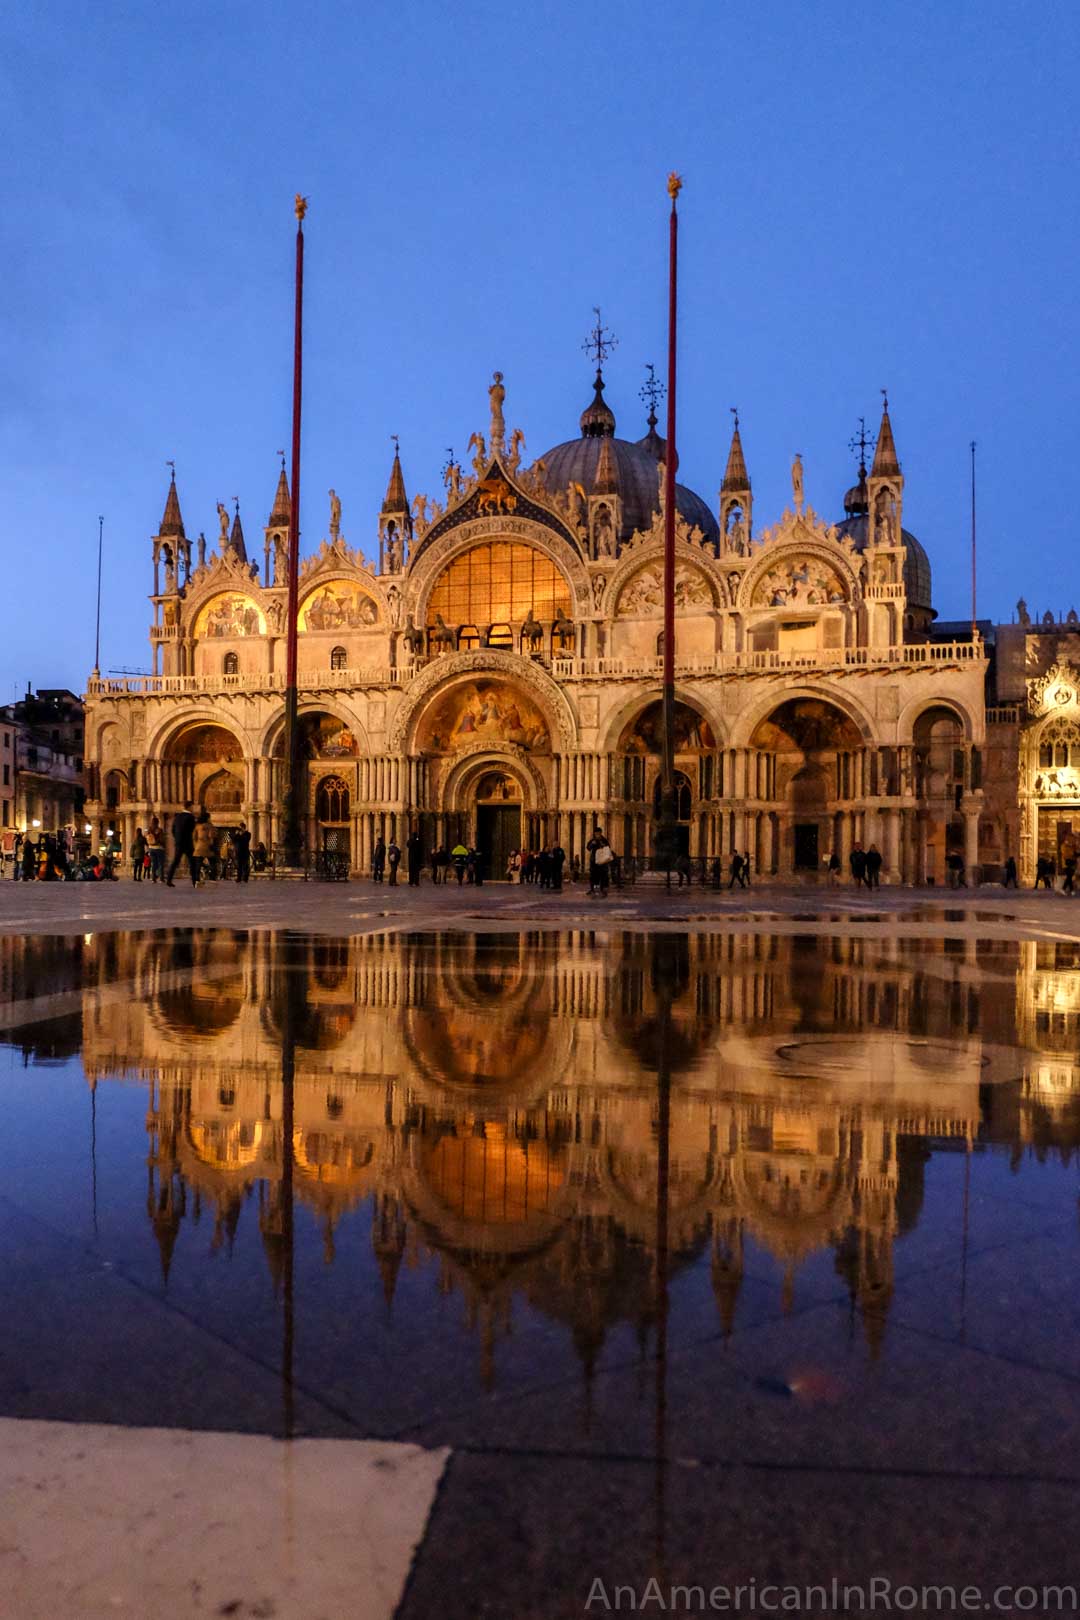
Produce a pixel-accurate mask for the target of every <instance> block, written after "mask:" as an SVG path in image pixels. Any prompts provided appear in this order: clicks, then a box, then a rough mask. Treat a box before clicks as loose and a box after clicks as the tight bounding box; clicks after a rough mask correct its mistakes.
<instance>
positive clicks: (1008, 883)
mask: <svg viewBox="0 0 1080 1620" xmlns="http://www.w3.org/2000/svg"><path fill="white" fill-rule="evenodd" d="M1002 887H1003V888H1006V889H1015V888H1017V887H1018V885H1017V881H1016V857H1015V856H1014V855H1007V856H1006V857H1005V882H1004V884H1003V885H1002Z"/></svg>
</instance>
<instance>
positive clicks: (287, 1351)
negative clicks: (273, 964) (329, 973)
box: [281, 934, 304, 1440]
mask: <svg viewBox="0 0 1080 1620" xmlns="http://www.w3.org/2000/svg"><path fill="white" fill-rule="evenodd" d="M281 949H282V964H283V966H282V971H283V973H284V975H285V983H284V986H283V989H284V1000H283V1002H282V1019H281V1258H282V1271H281V1277H282V1289H281V1295H282V1309H281V1405H282V1428H283V1432H284V1438H285V1439H286V1440H291V1439H292V1434H293V1426H294V1421H295V1410H294V1392H293V1354H294V1340H295V1320H296V1303H295V1294H294V1287H293V1282H294V1277H293V1248H294V1233H293V1166H294V1156H293V1129H294V1123H295V1109H294V1090H293V1088H294V1081H295V1077H296V1036H297V1020H298V1015H299V1000H300V997H301V996H302V995H303V992H304V984H303V980H302V979H301V976H300V975H301V969H302V968H303V965H304V962H303V956H302V953H301V949H300V947H299V945H298V943H297V939H296V936H295V935H290V934H286V935H285V937H284V940H283V942H282V947H281Z"/></svg>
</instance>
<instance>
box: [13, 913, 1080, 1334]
mask: <svg viewBox="0 0 1080 1620" xmlns="http://www.w3.org/2000/svg"><path fill="white" fill-rule="evenodd" d="M237 947H238V940H237V936H236V935H235V934H234V933H233V932H231V931H227V930H213V929H204V930H176V931H174V932H173V933H172V934H171V935H160V934H159V935H154V936H152V935H146V936H111V937H110V936H103V935H98V936H94V937H93V938H92V939H91V938H88V939H87V940H85V941H84V940H81V939H76V940H71V941H55V940H53V941H44V942H40V944H39V945H38V946H35V944H34V943H33V942H27V941H21V940H10V939H7V940H4V941H3V942H2V943H0V962H2V963H3V971H4V972H5V973H6V974H10V972H11V968H12V965H13V964H14V965H17V966H18V968H19V970H20V974H21V976H22V979H23V982H26V975H28V974H31V973H32V972H34V971H36V972H37V974H38V980H37V982H45V975H46V974H47V975H48V983H49V984H50V986H52V987H55V988H57V989H63V988H64V987H65V974H66V975H67V976H68V978H67V982H68V983H69V984H70V987H71V988H75V987H76V986H79V985H81V987H82V990H83V995H82V1013H81V1019H80V1020H79V1023H80V1025H81V1028H80V1029H78V1030H73V1029H71V1028H69V1027H68V1026H69V1025H70V1024H71V1022H72V1021H71V1019H69V1020H68V1021H67V1025H65V1026H64V1029H65V1033H64V1034H63V1036H62V1037H61V1036H59V1035H58V1031H57V1029H56V1027H55V1026H54V1027H51V1028H50V1027H49V1026H42V1031H43V1035H42V1039H43V1040H44V1042H45V1045H44V1048H43V1049H44V1050H45V1051H46V1052H47V1053H48V1054H49V1055H53V1054H54V1052H55V1050H56V1045H55V1043H56V1042H57V1040H58V1038H62V1039H63V1040H65V1041H66V1042H67V1045H66V1049H67V1050H69V1051H71V1050H75V1049H77V1046H78V1036H79V1035H81V1044H82V1053H83V1062H84V1067H85V1070H86V1074H87V1077H88V1079H89V1080H90V1081H91V1083H93V1084H98V1083H102V1082H106V1081H118V1080H126V1081H135V1082H138V1083H141V1084H145V1085H146V1087H147V1089H148V1095H149V1106H148V1113H147V1130H148V1133H149V1138H150V1152H149V1161H148V1162H149V1186H148V1190H147V1214H148V1217H149V1220H150V1223H151V1225H152V1228H153V1231H154V1234H155V1237H156V1240H157V1242H158V1244H159V1246H160V1251H161V1262H162V1266H163V1268H164V1270H165V1272H166V1273H167V1272H168V1269H169V1266H170V1263H171V1260H172V1255H173V1250H174V1246H175V1244H176V1241H177V1237H178V1235H179V1233H180V1230H181V1228H182V1226H183V1223H184V1222H185V1220H188V1219H190V1218H192V1216H193V1214H194V1213H195V1212H196V1211H198V1210H199V1209H202V1208H206V1207H209V1208H210V1209H212V1210H213V1211H214V1222H215V1226H214V1233H215V1238H214V1241H215V1243H224V1242H227V1241H231V1239H232V1237H233V1235H234V1234H235V1233H236V1231H237V1229H238V1226H239V1225H240V1223H241V1222H245V1223H247V1222H251V1221H255V1222H257V1224H258V1228H259V1231H260V1234H261V1237H262V1241H263V1243H264V1246H265V1250H266V1255H267V1261H268V1264H269V1265H270V1267H271V1269H272V1271H273V1272H274V1274H275V1276H277V1275H278V1273H279V1271H280V1268H281V1264H282V1241H283V1240H282V1233H283V1229H284V1223H283V1220H282V1209H281V1198H282V1188H283V1185H284V1183H285V1180H286V1168H287V1170H288V1178H287V1179H288V1184H289V1186H290V1187H291V1188H292V1189H293V1191H294V1193H295V1197H296V1200H297V1201H298V1203H299V1205H301V1206H306V1207H307V1209H308V1210H309V1211H310V1212H311V1214H312V1215H313V1217H314V1218H315V1219H316V1220H317V1221H318V1223H319V1224H320V1226H321V1228H322V1230H323V1234H324V1240H325V1245H326V1254H327V1259H328V1260H330V1259H332V1258H333V1254H334V1247H335V1242H338V1241H343V1240H346V1241H347V1233H342V1232H339V1230H338V1229H339V1227H340V1226H341V1224H342V1222H343V1221H344V1220H346V1218H347V1217H348V1215H349V1212H350V1211H353V1210H355V1209H357V1208H358V1207H359V1206H361V1205H364V1204H367V1203H368V1201H370V1210H371V1215H372V1241H373V1244H374V1247H375V1250H376V1254H377V1258H378V1264H379V1266H380V1269H381V1272H382V1277H383V1283H384V1287H385V1290H386V1296H387V1299H388V1301H389V1300H390V1299H391V1298H392V1296H393V1293H394V1288H395V1283H396V1278H397V1274H398V1270H399V1268H400V1266H401V1265H402V1263H405V1264H407V1265H410V1266H414V1267H419V1266H422V1265H425V1264H428V1263H434V1264H435V1265H436V1267H437V1272H438V1285H439V1287H440V1288H442V1289H444V1290H455V1289H456V1290H460V1291H461V1292H462V1293H463V1295H464V1297H465V1299H466V1301H467V1303H468V1306H469V1310H470V1315H471V1317H472V1318H473V1319H475V1321H476V1323H477V1326H478V1331H480V1332H481V1334H482V1338H483V1342H484V1345H485V1357H486V1358H488V1357H490V1354H491V1353H493V1350H494V1346H495V1342H496V1340H497V1338H498V1335H499V1333H500V1332H501V1331H502V1330H503V1329H504V1328H505V1327H506V1326H507V1324H508V1323H509V1320H510V1313H511V1309H512V1304H513V1300H514V1297H515V1295H517V1296H518V1297H520V1298H523V1299H526V1300H528V1301H529V1302H530V1304H531V1305H532V1306H533V1307H534V1308H536V1309H539V1310H541V1311H543V1312H546V1313H547V1314H549V1315H550V1316H551V1317H552V1318H554V1319H555V1320H558V1321H562V1322H563V1323H564V1324H565V1325H566V1326H567V1327H568V1328H570V1329H571V1330H572V1333H573V1335H574V1339H575V1342H576V1343H577V1344H578V1346H579V1348H580V1350H581V1353H582V1355H583V1356H584V1357H585V1358H586V1360H588V1359H589V1358H591V1357H592V1356H593V1355H594V1354H595V1352H596V1350H597V1349H598V1347H599V1345H600V1344H601V1343H602V1341H603V1339H604V1337H605V1335H606V1333H607V1331H608V1330H609V1329H610V1328H611V1327H613V1326H614V1325H615V1324H616V1323H617V1322H620V1321H623V1322H630V1323H632V1324H637V1325H638V1326H639V1327H641V1326H643V1325H644V1324H645V1322H646V1321H647V1320H648V1319H649V1316H650V1312H651V1310H652V1307H653V1291H652V1282H651V1279H652V1278H653V1276H654V1273H655V1265H656V1254H657V1243H658V1232H659V1231H660V1230H661V1225H660V1218H661V1216H662V1217H663V1230H664V1231H666V1234H667V1239H666V1242H667V1250H666V1252H667V1253H669V1254H670V1263H671V1268H672V1273H673V1274H677V1273H678V1272H679V1270H680V1268H681V1267H684V1266H685V1265H686V1264H688V1263H689V1262H691V1261H692V1260H694V1259H695V1258H697V1257H699V1256H701V1255H703V1254H706V1253H707V1254H709V1255H710V1263H711V1277H712V1283H713V1287H714V1291H715V1294H716V1299H717V1308H718V1312H719V1315H720V1318H721V1321H722V1324H723V1326H724V1328H725V1331H727V1330H730V1328H731V1326H732V1324H733V1322H734V1320H735V1317H736V1313H737V1310H738V1300H739V1293H740V1286H741V1281H742V1277H743V1274H744V1268H745V1267H747V1266H748V1264H749V1263H750V1256H751V1255H752V1253H753V1252H754V1251H755V1250H756V1251H765V1252H766V1253H767V1254H768V1255H770V1256H771V1257H772V1258H773V1259H774V1260H775V1261H776V1262H777V1263H778V1265H779V1266H780V1268H781V1269H782V1271H783V1274H784V1282H783V1291H784V1295H785V1297H786V1298H790V1297H791V1296H792V1295H793V1293H794V1291H795V1289H796V1288H797V1282H798V1271H799V1268H800V1266H801V1265H802V1264H803V1263H804V1262H805V1261H807V1260H808V1259H809V1257H810V1256H812V1255H814V1254H817V1253H829V1252H831V1254H832V1256H833V1262H834V1265H835V1267H836V1270H837V1272H838V1274H839V1275H840V1276H841V1277H842V1278H843V1279H845V1281H846V1282H847V1284H848V1286H849V1287H850V1290H851V1295H852V1300H853V1303H854V1304H855V1305H856V1306H857V1308H858V1310H859V1312H860V1314H861V1318H862V1321H863V1325H864V1329H865V1332H866V1335H867V1338H868V1340H869V1341H870V1343H871V1346H872V1347H876V1346H877V1345H878V1343H879V1342H880V1340H881V1337H882V1335H883V1333H884V1330H885V1325H886V1315H887V1309H888V1303H889V1299H890V1296H891V1276H892V1263H893V1248H894V1244H895V1242H896V1240H897V1238H898V1237H900V1236H901V1235H902V1234H903V1233H904V1232H905V1231H906V1230H910V1229H911V1228H912V1227H913V1226H914V1225H915V1223H916V1222H917V1220H918V1218H919V1214H920V1209H921V1204H922V1196H923V1175H924V1169H925V1165H926V1162H927V1161H928V1159H929V1158H930V1157H931V1155H932V1153H933V1151H934V1150H935V1148H936V1147H937V1148H941V1149H945V1148H947V1147H948V1146H949V1145H956V1146H960V1147H961V1148H963V1147H968V1148H971V1147H973V1146H977V1145H983V1144H988V1143H989V1144H997V1145H1006V1146H1008V1147H1010V1148H1011V1149H1012V1151H1013V1153H1014V1155H1017V1156H1018V1155H1020V1154H1021V1153H1023V1151H1024V1150H1025V1149H1026V1148H1028V1147H1031V1148H1034V1149H1036V1150H1038V1151H1040V1152H1045V1151H1049V1150H1054V1149H1057V1150H1060V1151H1061V1152H1063V1153H1069V1152H1071V1151H1072V1149H1073V1147H1074V1146H1075V1145H1077V1143H1078V1142H1080V1109H1078V1107H1077V1097H1078V1095H1080V1069H1078V1066H1077V1063H1076V1057H1075V1053H1076V1049H1077V1035H1078V1032H1080V957H1078V956H1077V955H1076V953H1075V951H1074V948H1073V947H1072V946H1071V945H1070V946H1068V947H1054V946H1045V945H1041V944H1040V945H1026V944H1022V945H1020V946H1019V947H1016V946H1013V945H1011V944H1001V945H993V944H988V945H982V944H979V945H978V946H977V945H976V943H975V942H970V943H967V942H961V941H951V940H945V941H919V942H917V944H916V943H915V942H912V941H904V940H896V939H878V940H869V939H841V938H836V939H829V940H827V941H820V940H816V939H812V938H808V937H804V936H794V937H769V936H730V935H712V936H698V937H694V938H688V937H687V936H682V935H672V936H665V937H661V938H660V939H658V940H654V939H649V938H647V937H644V936H639V935H629V934H628V935H623V936H613V939H612V941H611V942H610V943H609V942H604V941H601V940H600V939H598V937H597V936H596V935H595V934H591V933H586V932H573V933H567V934H563V935H559V936H555V935H547V934H536V935H520V936H518V935H504V934H500V935H475V936H465V935H442V936H434V937H430V936H429V937H424V938H421V937H420V936H410V935H393V936H373V937H367V938H362V937H358V938H353V939H348V940H318V939H310V940H309V939H303V940H298V939H295V938H292V939H289V940H288V941H287V942H286V941H283V940H282V939H280V938H278V939H275V938H274V937H272V936H262V937H259V938H256V939H253V940H252V941H251V942H250V943H249V944H247V945H246V947H245V948H243V949H238V948H237ZM35 949H40V950H42V951H47V952H48V953H49V959H48V961H47V962H46V961H44V960H43V961H42V962H41V963H38V964H36V967H35V963H34V961H32V960H30V957H32V955H33V952H34V950H35ZM1063 951H1064V952H1065V954H1064V955H1062V952H1063ZM117 981H120V984H121V985H122V986H123V990H122V992H120V993H116V994H113V995H109V994H108V993H107V987H108V986H110V985H112V984H115V983H116V982H117ZM1006 981H1008V982H1009V985H1010V989H1009V991H1008V992H1007V993H1006V992H1005V985H1006ZM1013 983H1015V997H1014V996H1013V993H1012V990H1011V986H1012V984H1013ZM7 1039H8V1040H9V1041H20V1042H21V1043H22V1044H23V1046H24V1049H25V1050H26V1051H27V1052H28V1053H29V1052H33V1051H35V1050H38V1046H39V1038H38V1031H37V1030H36V1029H35V1028H34V1027H33V1026H27V1028H26V1029H25V1030H23V1031H15V1032H13V1033H12V1034H10V1035H9V1036H8V1037H7ZM283 1043H284V1044H285V1045H287V1046H288V1047H289V1049H290V1050H291V1051H292V1052H293V1053H294V1064H293V1073H294V1081H293V1084H292V1087H291V1095H289V1096H286V1088H285V1087H284V1086H283V1083H282V1069H283V1057H282V1048H283ZM1017 1047H1021V1048H1024V1049H1026V1050H1021V1051H1017ZM658 1070H663V1071H664V1073H665V1074H666V1075H667V1076H668V1077H669V1079H670V1088H668V1087H667V1085H666V1084H661V1083H660V1082H658ZM661 1205H662V1208H661Z"/></svg>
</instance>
